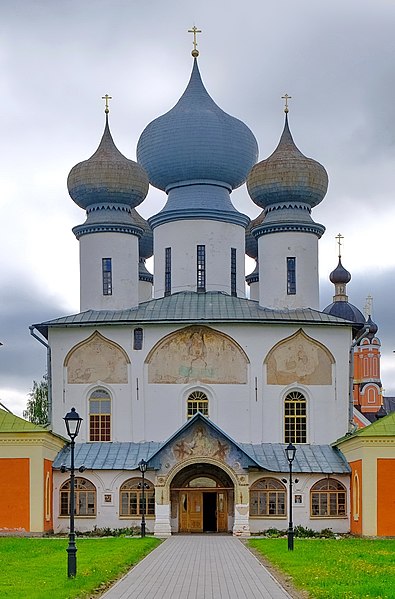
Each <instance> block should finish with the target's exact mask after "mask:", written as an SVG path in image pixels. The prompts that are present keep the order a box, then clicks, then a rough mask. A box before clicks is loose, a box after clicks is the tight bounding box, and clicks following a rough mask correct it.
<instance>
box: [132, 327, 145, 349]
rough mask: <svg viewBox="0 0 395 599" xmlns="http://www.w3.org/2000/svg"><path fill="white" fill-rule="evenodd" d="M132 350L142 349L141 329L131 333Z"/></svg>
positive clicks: (138, 328)
mask: <svg viewBox="0 0 395 599" xmlns="http://www.w3.org/2000/svg"><path fill="white" fill-rule="evenodd" d="M133 349H143V329H142V328H141V327H137V329H134V331H133Z"/></svg>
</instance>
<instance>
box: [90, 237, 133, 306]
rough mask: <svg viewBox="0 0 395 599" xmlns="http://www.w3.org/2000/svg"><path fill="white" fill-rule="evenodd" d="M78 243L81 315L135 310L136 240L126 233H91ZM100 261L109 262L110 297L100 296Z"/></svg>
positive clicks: (101, 289) (101, 282)
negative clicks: (83, 313)
mask: <svg viewBox="0 0 395 599" xmlns="http://www.w3.org/2000/svg"><path fill="white" fill-rule="evenodd" d="M79 243H80V309H81V311H84V310H89V309H92V310H122V309H123V308H130V307H132V306H137V305H138V302H139V296H138V294H139V289H138V261H139V260H138V257H139V248H138V238H137V237H136V236H135V235H129V234H126V233H125V234H123V233H92V234H89V235H83V236H82V237H81V238H80V240H79ZM102 258H111V260H112V294H111V295H103V275H102Z"/></svg>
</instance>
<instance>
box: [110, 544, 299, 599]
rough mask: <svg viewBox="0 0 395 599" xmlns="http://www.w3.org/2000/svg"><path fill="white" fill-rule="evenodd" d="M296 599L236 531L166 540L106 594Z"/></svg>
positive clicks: (121, 597) (136, 598)
mask: <svg viewBox="0 0 395 599" xmlns="http://www.w3.org/2000/svg"><path fill="white" fill-rule="evenodd" d="M132 598H133V599H263V598H264V599H290V595H289V594H288V593H287V592H286V591H285V590H284V589H283V587H281V586H280V584H279V583H278V582H277V581H276V580H275V579H274V578H273V577H272V576H271V574H270V573H269V572H268V570H267V569H266V568H265V567H264V566H263V565H262V564H261V563H260V562H259V561H258V560H257V558H256V557H254V555H253V554H252V553H251V552H250V551H249V550H248V549H247V548H246V547H245V546H244V545H243V543H242V542H241V541H240V540H239V539H237V538H235V537H231V536H217V535H212V536H211V535H191V536H189V535H188V536H182V535H179V536H178V535H177V536H173V537H170V538H169V539H166V541H164V542H163V543H162V544H161V545H160V546H159V547H158V548H157V549H154V551H152V552H151V553H150V554H149V555H147V557H146V558H145V559H143V560H142V561H141V562H140V563H139V564H137V566H135V567H134V568H133V569H132V570H131V571H130V572H129V574H127V575H126V576H125V577H124V578H122V579H121V580H120V581H118V582H117V583H116V584H115V585H114V586H113V587H112V588H111V589H110V590H109V591H107V592H106V593H104V595H102V599H132Z"/></svg>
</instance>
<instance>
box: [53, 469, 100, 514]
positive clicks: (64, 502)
mask: <svg viewBox="0 0 395 599" xmlns="http://www.w3.org/2000/svg"><path fill="white" fill-rule="evenodd" d="M82 481H84V484H82ZM86 483H88V485H90V486H86V487H85V488H84V485H85V484H86ZM74 485H75V486H74V498H75V500H74V508H75V509H74V517H75V518H96V516H97V489H96V486H95V485H94V484H93V482H92V481H90V480H89V479H87V478H83V477H82V476H76V477H75V480H74ZM70 486H71V483H70V478H68V479H67V480H65V481H64V482H63V483H62V485H61V486H60V489H59V517H60V518H70V494H71V493H70ZM90 494H92V497H91V498H89V495H90ZM82 497H84V498H85V499H84V501H83V503H84V507H86V508H87V510H86V511H87V513H81V511H80V510H81V498H82ZM89 499H91V501H90V502H89ZM92 499H93V502H92ZM92 505H93V508H92V507H91V508H90V509H91V510H92V513H88V510H89V506H92ZM65 507H66V510H65V509H64V508H65Z"/></svg>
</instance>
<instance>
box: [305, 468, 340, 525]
mask: <svg viewBox="0 0 395 599" xmlns="http://www.w3.org/2000/svg"><path fill="white" fill-rule="evenodd" d="M310 497H311V516H313V517H314V516H315V517H320V518H331V517H341V516H345V515H346V488H345V486H344V485H342V483H340V482H339V481H338V480H335V479H333V478H326V479H325V480H319V481H318V483H315V485H313V486H312V487H311V491H310Z"/></svg>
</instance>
